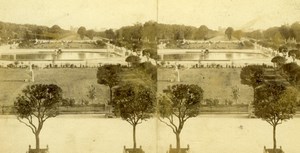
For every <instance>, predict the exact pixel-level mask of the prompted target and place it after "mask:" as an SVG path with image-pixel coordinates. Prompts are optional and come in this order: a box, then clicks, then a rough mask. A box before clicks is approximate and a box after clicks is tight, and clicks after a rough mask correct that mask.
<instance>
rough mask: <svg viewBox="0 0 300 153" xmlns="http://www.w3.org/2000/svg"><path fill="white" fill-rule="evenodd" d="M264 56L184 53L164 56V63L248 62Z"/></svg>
mask: <svg viewBox="0 0 300 153" xmlns="http://www.w3.org/2000/svg"><path fill="white" fill-rule="evenodd" d="M265 58H267V56H266V55H264V54H260V53H230V52H229V53H226V52H210V53H189V52H187V53H184V54H173V53H172V54H164V55H163V60H165V61H231V60H250V59H265Z"/></svg>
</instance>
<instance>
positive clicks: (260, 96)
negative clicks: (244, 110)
mask: <svg viewBox="0 0 300 153" xmlns="http://www.w3.org/2000/svg"><path fill="white" fill-rule="evenodd" d="M297 94H298V91H297V90H296V89H294V88H291V87H288V88H287V87H285V86H283V85H281V84H276V83H272V84H265V85H263V86H261V87H259V88H258V89H257V90H256V94H255V95H256V98H255V101H254V103H253V105H254V114H255V116H257V117H258V118H261V119H263V120H265V121H267V122H268V123H269V124H270V125H272V126H273V149H276V126H277V125H279V124H281V123H282V121H285V120H288V119H290V118H292V117H293V115H294V114H295V113H296V106H297Z"/></svg>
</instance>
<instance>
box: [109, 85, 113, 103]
mask: <svg viewBox="0 0 300 153" xmlns="http://www.w3.org/2000/svg"><path fill="white" fill-rule="evenodd" d="M112 95H113V94H112V87H109V105H111V103H112Z"/></svg>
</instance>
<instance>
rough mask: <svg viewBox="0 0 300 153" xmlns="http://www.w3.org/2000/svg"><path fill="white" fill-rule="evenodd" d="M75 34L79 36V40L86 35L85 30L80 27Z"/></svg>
mask: <svg viewBox="0 0 300 153" xmlns="http://www.w3.org/2000/svg"><path fill="white" fill-rule="evenodd" d="M77 33H78V34H79V36H80V38H81V39H83V38H84V36H85V34H86V28H85V27H83V26H81V27H80V28H79V29H78V30H77Z"/></svg>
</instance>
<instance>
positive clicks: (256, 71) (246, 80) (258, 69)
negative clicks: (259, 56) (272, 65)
mask: <svg viewBox="0 0 300 153" xmlns="http://www.w3.org/2000/svg"><path fill="white" fill-rule="evenodd" d="M263 74H264V68H263V66H262V65H247V66H245V67H243V68H242V71H241V74H240V78H241V83H242V84H244V85H248V86H250V87H252V88H253V93H254V94H253V96H254V99H255V88H256V87H258V86H260V85H262V84H263V81H264V77H263Z"/></svg>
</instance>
